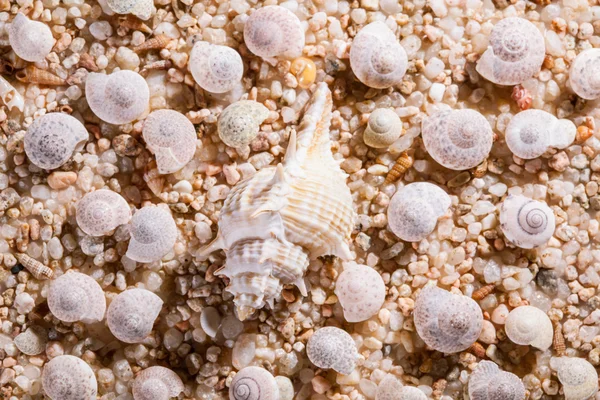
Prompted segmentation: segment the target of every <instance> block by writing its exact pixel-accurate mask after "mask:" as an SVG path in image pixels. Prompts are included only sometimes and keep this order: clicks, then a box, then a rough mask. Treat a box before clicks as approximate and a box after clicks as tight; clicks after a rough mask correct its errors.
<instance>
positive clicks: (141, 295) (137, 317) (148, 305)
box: [106, 288, 163, 343]
mask: <svg viewBox="0 0 600 400" xmlns="http://www.w3.org/2000/svg"><path fill="white" fill-rule="evenodd" d="M162 305H163V301H162V300H161V298H160V297H158V296H157V295H155V294H154V293H152V292H151V291H149V290H146V289H138V288H135V289H128V290H125V291H124V292H121V293H119V295H118V296H117V297H115V298H114V299H113V301H112V303H110V306H108V312H107V313H106V323H107V324H108V328H109V329H110V331H111V332H112V334H113V335H115V337H116V338H117V339H119V340H120V341H122V342H125V343H140V342H141V341H142V340H144V339H145V338H146V336H148V335H149V334H150V332H152V327H153V326H154V321H155V320H156V318H157V317H158V314H159V313H160V310H161V308H162Z"/></svg>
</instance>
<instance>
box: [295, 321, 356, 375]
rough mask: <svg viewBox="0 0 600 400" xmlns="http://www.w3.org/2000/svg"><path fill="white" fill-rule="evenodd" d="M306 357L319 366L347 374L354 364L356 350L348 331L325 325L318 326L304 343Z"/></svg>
mask: <svg viewBox="0 0 600 400" xmlns="http://www.w3.org/2000/svg"><path fill="white" fill-rule="evenodd" d="M306 355H307V356H308V359H309V360H310V361H311V362H312V363H313V364H315V365H316V366H317V367H319V368H325V369H333V370H334V371H336V372H339V373H340V374H344V375H348V374H350V373H351V372H352V371H354V368H355V366H356V360H357V359H358V351H357V349H356V343H354V340H353V339H352V336H350V334H348V332H346V331H344V330H342V329H340V328H335V327H333V326H326V327H323V328H319V329H317V330H316V331H315V333H313V335H312V336H311V337H310V339H308V343H307V344H306Z"/></svg>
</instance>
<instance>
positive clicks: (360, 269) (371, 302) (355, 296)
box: [335, 261, 385, 322]
mask: <svg viewBox="0 0 600 400" xmlns="http://www.w3.org/2000/svg"><path fill="white" fill-rule="evenodd" d="M335 294H336V296H337V297H338V300H339V302H340V304H341V305H342V308H343V309H344V318H345V319H346V321H348V322H360V321H365V320H367V319H369V318H371V317H372V316H373V315H375V314H377V313H378V312H379V310H380V309H381V306H382V305H383V302H384V301H385V283H384V282H383V279H382V278H381V275H379V273H378V272H377V271H375V270H374V269H373V268H371V267H369V266H366V265H361V264H357V263H355V262H354V261H349V262H346V263H344V271H343V272H342V273H341V274H340V275H339V276H338V278H337V281H336V282H335Z"/></svg>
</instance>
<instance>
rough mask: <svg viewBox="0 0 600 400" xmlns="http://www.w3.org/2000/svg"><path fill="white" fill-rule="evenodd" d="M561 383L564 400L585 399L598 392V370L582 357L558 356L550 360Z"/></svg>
mask: <svg viewBox="0 0 600 400" xmlns="http://www.w3.org/2000/svg"><path fill="white" fill-rule="evenodd" d="M550 366H551V367H552V368H554V369H556V375H557V376H558V380H559V381H560V383H562V385H563V391H564V395H565V399H566V400H586V399H589V398H591V397H592V396H593V395H594V394H596V393H597V392H598V372H597V371H596V368H594V366H593V365H592V364H590V363H589V362H588V361H586V360H584V359H583V358H576V357H559V358H557V359H552V360H550Z"/></svg>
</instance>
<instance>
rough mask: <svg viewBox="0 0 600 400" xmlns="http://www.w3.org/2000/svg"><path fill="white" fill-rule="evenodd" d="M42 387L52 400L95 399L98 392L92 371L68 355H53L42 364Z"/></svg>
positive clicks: (82, 362) (79, 360)
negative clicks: (53, 356)
mask: <svg viewBox="0 0 600 400" xmlns="http://www.w3.org/2000/svg"><path fill="white" fill-rule="evenodd" d="M42 387H43V389H44V392H45V393H46V395H47V396H48V397H49V398H50V399H52V400H96V395H97V393H98V383H97V382H96V376H94V371H93V370H92V369H91V368H90V366H89V365H88V364H87V363H86V362H85V361H83V360H82V359H80V358H78V357H75V356H69V355H63V356H58V357H55V358H53V359H52V360H50V361H49V362H48V363H47V364H46V365H45V366H44V370H43V371H42Z"/></svg>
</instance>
